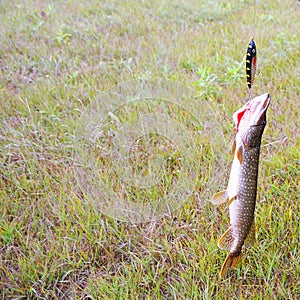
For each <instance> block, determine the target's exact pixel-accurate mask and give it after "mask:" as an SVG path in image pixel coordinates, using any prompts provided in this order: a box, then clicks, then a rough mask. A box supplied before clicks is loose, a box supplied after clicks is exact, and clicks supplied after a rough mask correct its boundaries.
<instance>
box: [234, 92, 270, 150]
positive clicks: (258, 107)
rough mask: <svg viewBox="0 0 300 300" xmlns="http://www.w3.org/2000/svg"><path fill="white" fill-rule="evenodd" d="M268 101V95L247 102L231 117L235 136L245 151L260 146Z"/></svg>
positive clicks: (265, 122)
mask: <svg viewBox="0 0 300 300" xmlns="http://www.w3.org/2000/svg"><path fill="white" fill-rule="evenodd" d="M270 101H271V97H270V95H269V94H263V95H261V96H258V97H256V98H254V99H252V100H251V101H248V102H247V103H246V104H245V105H244V106H243V107H242V108H241V109H239V110H238V111H236V112H235V113H234V115H233V119H234V121H235V125H236V131H237V136H238V135H239V136H240V139H241V141H242V142H243V144H244V146H245V147H246V148H247V149H249V148H256V147H259V146H260V143H261V137H262V135H263V132H264V128H265V126H266V124H267V117H266V113H267V110H268V108H269V105H270Z"/></svg>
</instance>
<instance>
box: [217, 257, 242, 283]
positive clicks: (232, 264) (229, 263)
mask: <svg viewBox="0 0 300 300" xmlns="http://www.w3.org/2000/svg"><path fill="white" fill-rule="evenodd" d="M241 259H242V253H240V254H239V255H232V254H231V253H229V254H228V255H227V257H226V259H225V261H224V263H223V266H222V269H221V271H220V277H221V278H222V277H224V276H225V275H226V273H227V272H228V271H229V270H230V269H232V268H236V267H237V266H238V265H239V263H240V261H241Z"/></svg>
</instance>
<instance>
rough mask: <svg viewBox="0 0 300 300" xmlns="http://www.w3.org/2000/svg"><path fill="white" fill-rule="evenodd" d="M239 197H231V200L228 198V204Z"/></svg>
mask: <svg viewBox="0 0 300 300" xmlns="http://www.w3.org/2000/svg"><path fill="white" fill-rule="evenodd" d="M236 198H237V195H235V196H233V197H231V198H230V199H229V200H228V203H227V204H228V206H229V205H230V204H231V203H232V202H233V201H234V200H235V199H236Z"/></svg>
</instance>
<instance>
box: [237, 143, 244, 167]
mask: <svg viewBox="0 0 300 300" xmlns="http://www.w3.org/2000/svg"><path fill="white" fill-rule="evenodd" d="M236 157H237V159H238V160H239V162H240V164H242V163H243V160H244V152H243V147H242V146H240V147H239V148H238V149H237V150H236Z"/></svg>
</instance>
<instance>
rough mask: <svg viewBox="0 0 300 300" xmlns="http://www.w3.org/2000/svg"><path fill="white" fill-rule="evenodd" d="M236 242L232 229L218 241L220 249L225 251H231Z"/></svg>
mask: <svg viewBox="0 0 300 300" xmlns="http://www.w3.org/2000/svg"><path fill="white" fill-rule="evenodd" d="M233 242H234V238H233V236H232V233H231V227H229V228H228V229H227V230H226V231H225V233H224V234H223V235H222V236H221V238H220V239H219V241H218V247H219V248H220V249H223V250H230V249H231V247H232V245H233Z"/></svg>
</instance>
